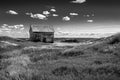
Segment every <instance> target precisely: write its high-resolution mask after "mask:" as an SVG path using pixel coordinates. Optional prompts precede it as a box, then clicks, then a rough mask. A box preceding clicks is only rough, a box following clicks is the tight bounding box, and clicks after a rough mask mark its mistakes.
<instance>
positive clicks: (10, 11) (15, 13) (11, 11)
mask: <svg viewBox="0 0 120 80" xmlns="http://www.w3.org/2000/svg"><path fill="white" fill-rule="evenodd" d="M6 13H8V14H13V15H18V13H17V12H16V11H13V10H9V11H7V12H6Z"/></svg>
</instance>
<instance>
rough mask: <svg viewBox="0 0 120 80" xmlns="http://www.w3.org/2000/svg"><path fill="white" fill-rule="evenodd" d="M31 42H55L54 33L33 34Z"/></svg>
mask: <svg viewBox="0 0 120 80" xmlns="http://www.w3.org/2000/svg"><path fill="white" fill-rule="evenodd" d="M30 40H32V41H40V42H54V32H33V33H31V34H30Z"/></svg>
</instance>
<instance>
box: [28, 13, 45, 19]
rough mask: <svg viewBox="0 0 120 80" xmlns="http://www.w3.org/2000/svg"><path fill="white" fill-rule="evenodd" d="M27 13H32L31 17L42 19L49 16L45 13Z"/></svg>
mask: <svg viewBox="0 0 120 80" xmlns="http://www.w3.org/2000/svg"><path fill="white" fill-rule="evenodd" d="M26 15H30V17H31V18H36V19H42V20H46V19H47V17H46V16H45V15H43V14H33V13H26Z"/></svg>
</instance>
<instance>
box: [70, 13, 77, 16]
mask: <svg viewBox="0 0 120 80" xmlns="http://www.w3.org/2000/svg"><path fill="white" fill-rule="evenodd" d="M70 15H71V16H77V15H78V13H70Z"/></svg>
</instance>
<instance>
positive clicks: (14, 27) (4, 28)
mask: <svg viewBox="0 0 120 80" xmlns="http://www.w3.org/2000/svg"><path fill="white" fill-rule="evenodd" d="M23 29H24V25H23V24H17V25H8V24H3V25H2V26H1V28H0V30H2V31H11V30H23Z"/></svg>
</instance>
